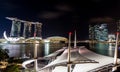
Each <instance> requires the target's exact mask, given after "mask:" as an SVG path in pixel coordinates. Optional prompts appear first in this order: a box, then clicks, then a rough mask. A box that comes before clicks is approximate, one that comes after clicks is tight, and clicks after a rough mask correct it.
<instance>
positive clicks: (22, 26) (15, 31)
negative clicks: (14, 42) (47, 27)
mask: <svg viewBox="0 0 120 72" xmlns="http://www.w3.org/2000/svg"><path fill="white" fill-rule="evenodd" d="M6 19H9V20H11V21H12V27H11V32H10V37H20V36H22V37H24V38H29V37H33V36H35V37H41V38H42V35H41V32H42V30H41V29H42V23H39V22H30V21H25V20H20V19H18V18H13V17H6Z"/></svg>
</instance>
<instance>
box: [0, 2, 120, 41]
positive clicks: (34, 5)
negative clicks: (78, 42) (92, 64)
mask: <svg viewBox="0 0 120 72" xmlns="http://www.w3.org/2000/svg"><path fill="white" fill-rule="evenodd" d="M119 4H120V1H117V0H116V1H114V0H111V1H109V0H106V1H104V0H91V1H86V0H84V1H83V0H82V1H64V0H56V1H49V0H44V1H39V0H31V1H28V0H20V1H16V0H11V1H8V0H4V1H0V6H1V7H0V9H1V12H0V27H1V30H0V33H1V35H0V37H2V36H3V32H4V31H6V32H7V34H8V35H9V32H10V29H11V26H10V25H12V22H11V21H9V20H7V19H6V18H5V17H17V18H19V19H22V20H28V21H38V22H41V23H42V24H43V25H42V36H43V38H46V37H49V36H65V37H68V32H70V31H71V32H74V30H76V31H77V38H78V39H88V33H89V32H88V31H89V30H88V24H89V20H90V19H91V18H97V17H101V18H104V17H110V18H118V19H119V16H120V14H119V12H120V10H119V9H120V6H119Z"/></svg>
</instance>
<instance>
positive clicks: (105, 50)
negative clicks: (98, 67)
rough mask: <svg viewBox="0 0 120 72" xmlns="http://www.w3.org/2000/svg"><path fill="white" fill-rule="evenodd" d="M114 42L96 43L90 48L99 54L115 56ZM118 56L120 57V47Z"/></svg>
mask: <svg viewBox="0 0 120 72" xmlns="http://www.w3.org/2000/svg"><path fill="white" fill-rule="evenodd" d="M114 48H115V44H114V43H96V44H94V45H92V46H91V47H90V49H91V50H92V51H94V52H96V53H98V54H102V55H106V56H111V57H113V56H114ZM118 57H119V58H120V49H119V47H118Z"/></svg>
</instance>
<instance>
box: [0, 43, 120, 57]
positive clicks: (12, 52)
mask: <svg viewBox="0 0 120 72" xmlns="http://www.w3.org/2000/svg"><path fill="white" fill-rule="evenodd" d="M80 45H89V44H80ZM109 45H112V46H111V47H110V46H109ZM57 46H58V45H56V47H54V48H52V47H50V52H49V53H52V52H54V51H56V50H57V49H60V48H62V46H59V47H57ZM114 46H115V45H114V44H106V43H97V44H94V45H90V47H89V49H90V50H92V51H94V52H96V53H98V54H102V55H106V56H111V57H113V56H114ZM0 47H2V48H3V49H7V50H8V54H9V56H10V57H24V56H27V57H34V48H35V44H31V43H30V44H24V43H23V44H0ZM87 47H88V46H87ZM44 54H45V48H44V44H39V46H38V48H37V56H38V57H43V56H44ZM118 57H119V58H120V48H118Z"/></svg>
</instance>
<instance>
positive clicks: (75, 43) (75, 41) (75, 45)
mask: <svg viewBox="0 0 120 72" xmlns="http://www.w3.org/2000/svg"><path fill="white" fill-rule="evenodd" d="M76 47H77V40H76V30H75V36H74V48H76Z"/></svg>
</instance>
